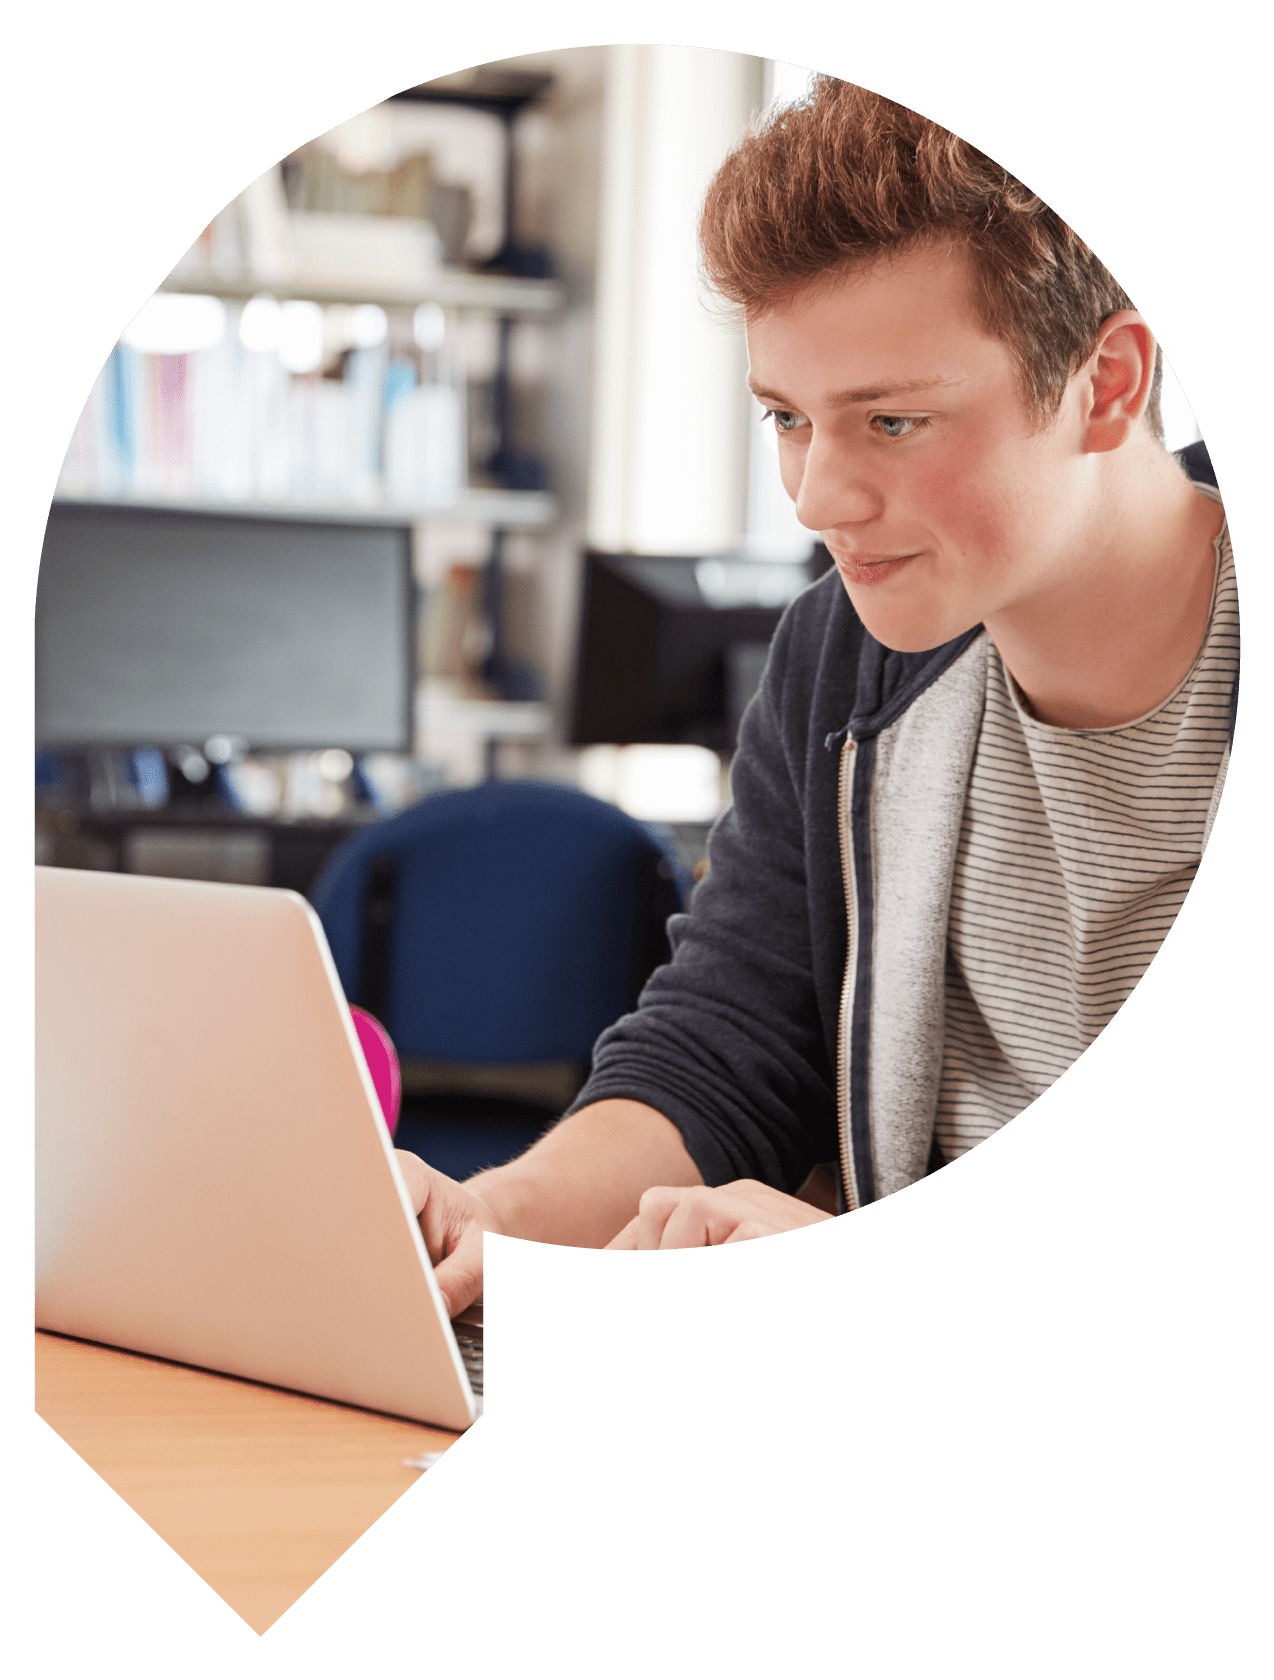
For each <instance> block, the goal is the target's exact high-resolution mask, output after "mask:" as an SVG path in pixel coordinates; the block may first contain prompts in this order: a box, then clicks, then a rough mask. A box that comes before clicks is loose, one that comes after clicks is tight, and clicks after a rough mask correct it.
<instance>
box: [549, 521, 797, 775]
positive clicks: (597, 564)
mask: <svg viewBox="0 0 1274 1680" xmlns="http://www.w3.org/2000/svg"><path fill="white" fill-rule="evenodd" d="M816 570H817V568H814V567H813V566H812V565H811V563H810V562H806V561H801V562H793V563H791V564H786V563H785V564H781V565H779V564H764V563H758V562H754V561H747V560H730V559H721V558H708V559H702V558H700V559H696V558H692V557H682V556H672V555H668V556H663V555H633V554H599V553H595V552H593V553H589V554H587V555H586V556H585V560H584V599H583V610H582V614H581V621H580V642H579V655H578V661H577V665H576V677H575V705H574V712H573V717H572V725H571V739H572V741H573V742H574V743H575V744H576V745H579V746H586V745H590V744H593V743H597V742H616V743H623V742H637V741H645V742H679V743H680V742H687V743H694V744H697V745H700V746H705V747H712V748H713V749H715V750H716V751H718V752H730V751H732V750H733V748H734V746H735V742H736V739H737V736H738V727H739V719H740V717H741V715H742V713H743V710H744V708H745V707H746V705H747V703H748V701H749V700H750V699H751V698H752V696H753V694H754V693H755V692H756V689H757V686H758V684H759V683H760V680H761V671H762V669H763V667H764V664H765V657H766V653H767V651H768V648H769V641H770V637H771V636H772V635H773V633H774V627H775V625H777V623H778V621H779V619H780V617H781V616H782V611H783V608H784V606H785V605H786V604H787V602H788V601H790V600H791V599H792V597H793V596H794V595H795V594H797V593H798V591H799V590H801V589H803V588H804V587H805V585H806V583H808V582H809V580H810V577H811V576H812V575H815V571H816Z"/></svg>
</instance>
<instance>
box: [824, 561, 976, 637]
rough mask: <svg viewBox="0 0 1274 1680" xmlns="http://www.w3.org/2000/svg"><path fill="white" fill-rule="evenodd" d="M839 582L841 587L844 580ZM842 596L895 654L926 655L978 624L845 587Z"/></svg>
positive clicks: (873, 592) (864, 623) (952, 614)
mask: <svg viewBox="0 0 1274 1680" xmlns="http://www.w3.org/2000/svg"><path fill="white" fill-rule="evenodd" d="M841 581H842V583H844V579H843V578H842V580H841ZM845 593H846V594H847V595H848V596H849V599H850V602H851V604H852V605H853V608H854V611H855V612H856V613H857V614H858V617H859V619H860V620H861V621H862V623H863V625H864V627H865V628H866V630H867V632H868V634H869V635H871V636H873V637H874V638H875V639H876V641H878V642H879V643H880V644H881V646H882V647H887V648H890V649H891V650H892V651H893V652H894V653H928V652H929V651H930V650H931V649H933V648H939V647H942V646H943V645H944V644H945V643H947V642H951V641H954V640H955V638H956V637H957V636H962V635H963V634H964V632H965V631H966V630H972V629H973V627H974V625H975V624H976V623H977V622H978V621H977V620H976V619H968V618H964V617H960V616H959V615H957V614H955V613H952V612H949V611H948V612H934V611H928V612H926V611H925V610H924V609H923V607H920V608H917V607H916V606H915V605H914V604H908V603H902V602H886V601H882V600H881V599H880V595H879V593H878V591H876V590H874V589H855V588H854V587H853V586H852V585H851V584H848V583H846V584H845Z"/></svg>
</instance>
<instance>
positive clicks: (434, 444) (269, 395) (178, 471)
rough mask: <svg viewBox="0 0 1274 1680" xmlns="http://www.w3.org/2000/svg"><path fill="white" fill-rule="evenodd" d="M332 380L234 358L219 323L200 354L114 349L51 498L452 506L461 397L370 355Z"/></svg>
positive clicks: (351, 359) (256, 357)
mask: <svg viewBox="0 0 1274 1680" xmlns="http://www.w3.org/2000/svg"><path fill="white" fill-rule="evenodd" d="M231 313H232V314H233V312H231ZM340 375H341V376H340V377H332V378H327V377H322V376H321V375H320V374H318V373H317V372H310V373H305V374H299V375H298V374H292V373H289V372H288V370H287V369H286V368H285V367H284V366H283V365H282V363H281V362H280V360H279V357H278V355H277V354H276V353H274V352H272V351H262V350H250V349H246V348H245V347H244V345H243V344H242V342H241V341H240V339H239V335H238V333H237V332H236V331H234V330H233V324H232V322H230V321H228V323H227V331H226V332H225V333H224V334H223V336H222V338H221V339H220V341H219V342H218V343H217V344H215V345H213V346H212V347H211V348H208V349H203V350H197V351H188V352H185V353H180V354H162V353H154V352H147V351H141V350H137V349H133V348H131V347H130V346H128V345H127V344H120V345H117V346H116V348H115V350H114V351H112V353H111V355H110V357H109V359H108V361H107V363H106V366H105V367H104V368H103V369H102V372H101V374H100V375H99V376H98V379H97V381H96V383H95V384H94V386H93V389H92V392H91V393H90V395H89V399H88V402H87V403H86V404H85V407H84V411H83V413H82V415H81V416H80V419H79V422H78V423H77V425H76V428H75V432H74V434H73V436H72V439H71V444H70V448H69V449H68V450H67V454H66V459H65V462H64V464H63V468H62V473H61V476H60V478H59V481H58V493H59V494H61V495H64V496H78V497H91V496H95V495H100V496H106V497H117V496H127V497H138V498H143V499H145V498H148V497H153V498H156V499H172V498H181V497H186V498H190V499H197V500H206V501H214V502H216V501H227V502H250V501H263V502H272V503H277V502H287V501H289V500H294V499H295V500H304V501H310V502H315V501H318V502H332V503H338V504H339V503H342V502H349V503H352V504H355V505H358V504H373V503H376V502H378V501H382V500H393V501H401V502H410V503H411V504H413V505H414V506H417V507H419V508H422V509H428V508H431V507H447V506H450V505H452V504H454V503H455V502H457V501H458V500H460V499H461V498H462V496H463V495H464V491H465V481H466V455H467V450H466V446H465V417H464V412H465V411H464V397H463V393H462V390H461V389H459V388H457V387H456V386H454V385H452V384H450V383H445V384H444V383H424V382H422V380H421V378H420V375H419V372H418V370H417V368H416V366H415V365H414V364H413V363H412V362H411V361H410V360H409V359H408V358H406V357H402V356H397V357H390V355H389V354H388V350H387V347H386V345H384V344H381V345H379V346H372V347H366V348H353V349H350V350H348V351H347V352H345V353H344V354H343V356H342V357H341V360H340Z"/></svg>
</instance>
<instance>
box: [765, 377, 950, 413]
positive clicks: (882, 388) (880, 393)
mask: <svg viewBox="0 0 1274 1680" xmlns="http://www.w3.org/2000/svg"><path fill="white" fill-rule="evenodd" d="M960 383H961V381H960V380H959V379H951V378H948V377H947V376H946V375H945V374H932V375H929V376H926V377H924V378H921V379H899V380H894V381H892V382H887V383H885V384H881V385H858V386H855V387H854V388H853V389H851V390H848V391H834V392H833V393H832V395H831V396H830V397H828V399H827V401H828V402H829V404H830V405H831V406H832V407H833V408H849V407H851V406H852V405H853V404H854V403H870V402H883V401H884V400H885V399H886V398H887V397H907V396H912V395H913V394H914V393H915V392H916V391H936V390H941V389H942V388H943V387H944V386H947V385H959V384H960ZM748 390H749V391H751V393H752V395H753V396H754V397H755V398H756V399H757V400H758V402H763V403H767V404H768V405H769V406H770V407H772V408H785V407H786V406H788V404H787V398H786V397H783V396H780V395H779V393H778V392H777V391H767V390H765V389H763V388H762V387H761V386H759V385H754V384H753V383H752V381H751V380H750V379H749V380H748Z"/></svg>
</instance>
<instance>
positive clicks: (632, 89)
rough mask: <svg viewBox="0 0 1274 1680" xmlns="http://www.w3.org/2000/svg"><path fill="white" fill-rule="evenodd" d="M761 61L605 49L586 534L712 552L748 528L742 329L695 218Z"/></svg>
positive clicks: (753, 94)
mask: <svg viewBox="0 0 1274 1680" xmlns="http://www.w3.org/2000/svg"><path fill="white" fill-rule="evenodd" d="M761 95H762V87H761V61H760V60H758V59H752V58H745V57H743V56H742V55H740V54H737V53H725V52H715V51H712V50H710V49H701V48H686V47H664V46H621V47H611V48H609V49H608V62H607V69H606V103H605V117H604V126H603V153H602V191H601V230H600V248H599V253H598V281H597V338H596V363H595V384H594V394H593V440H592V473H591V481H590V490H589V512H588V537H589V541H590V542H591V543H592V544H593V545H594V546H596V547H599V548H605V549H629V550H634V551H637V552H641V553H664V554H676V553H680V554H695V553H698V554H707V553H713V552H719V551H721V550H723V549H728V548H731V547H733V546H735V545H737V544H738V543H739V542H740V541H741V539H742V537H743V535H744V531H745V528H746V524H747V464H748V426H749V424H750V421H749V409H750V407H754V406H755V405H754V404H752V399H751V398H750V397H749V396H748V394H747V391H746V388H745V386H744V378H745V375H746V369H747V359H746V353H745V350H744V344H743V335H742V332H741V330H740V329H739V328H738V327H737V326H733V325H727V324H725V323H723V322H722V321H721V320H720V319H719V318H718V317H714V315H713V314H712V313H710V312H709V310H708V309H706V308H705V306H704V298H703V290H702V286H701V283H700V280H699V273H698V222H699V209H700V206H701V204H702V201H703V196H704V193H705V191H706V190H707V186H708V182H709V181H710V179H711V177H712V175H713V173H714V171H715V170H716V168H717V166H718V164H720V162H721V160H722V159H723V158H724V156H725V155H726V153H727V152H728V151H729V150H730V149H731V147H732V146H734V145H735V144H737V142H738V140H739V139H740V138H741V136H742V134H743V131H744V127H745V124H746V122H747V119H748V117H749V115H750V114H751V112H752V111H753V110H754V109H755V108H756V106H757V105H758V104H759V103H760V99H761Z"/></svg>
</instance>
